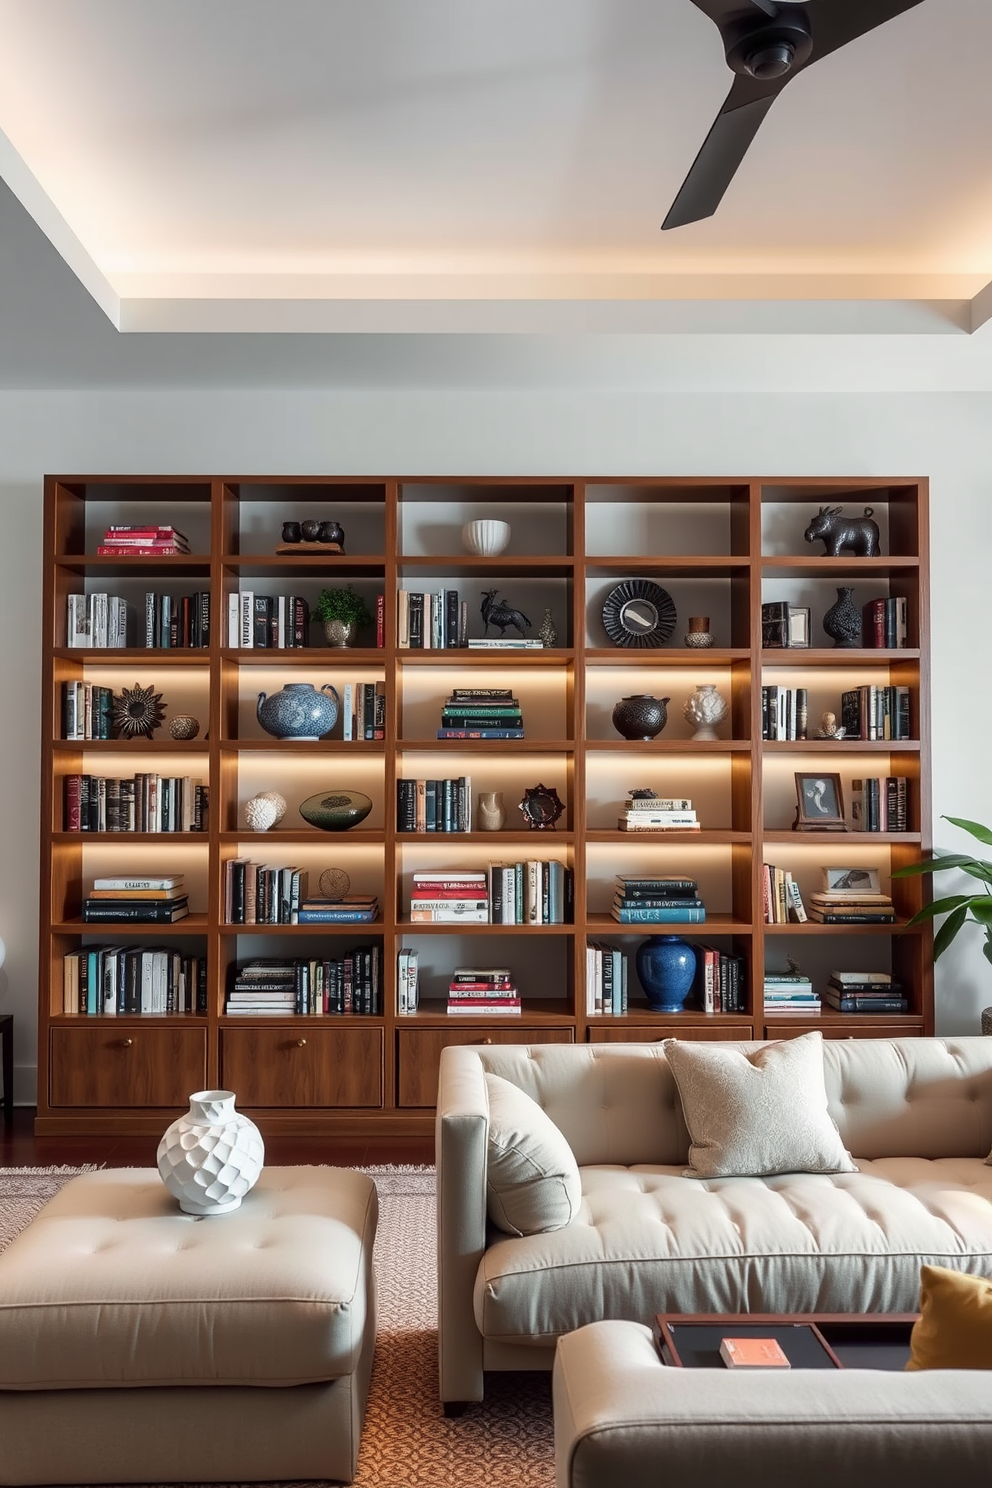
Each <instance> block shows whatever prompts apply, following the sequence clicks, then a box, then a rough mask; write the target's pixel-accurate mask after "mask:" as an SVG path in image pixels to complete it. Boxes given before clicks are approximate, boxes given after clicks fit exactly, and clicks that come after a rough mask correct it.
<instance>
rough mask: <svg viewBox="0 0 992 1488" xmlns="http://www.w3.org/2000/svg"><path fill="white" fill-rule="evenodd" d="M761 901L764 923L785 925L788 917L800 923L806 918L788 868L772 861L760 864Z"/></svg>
mask: <svg viewBox="0 0 992 1488" xmlns="http://www.w3.org/2000/svg"><path fill="white" fill-rule="evenodd" d="M761 903H762V910H763V912H764V922H765V924H766V925H787V924H788V923H789V919H790V917H791V918H792V919H793V920H797V921H798V922H799V923H800V924H802V923H804V922H805V920H806V919H807V914H806V906H805V905H804V904H803V896H802V894H801V893H800V892H799V885H798V884H797V883H796V881H795V879H794V878H793V877H792V874H791V873H790V872H789V871H788V869H786V868H776V866H775V864H774V863H762V865H761Z"/></svg>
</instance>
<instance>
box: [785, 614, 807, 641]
mask: <svg viewBox="0 0 992 1488" xmlns="http://www.w3.org/2000/svg"><path fill="white" fill-rule="evenodd" d="M788 644H789V645H790V646H808V645H809V605H790V606H789V641H788Z"/></svg>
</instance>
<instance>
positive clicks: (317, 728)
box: [255, 682, 341, 740]
mask: <svg viewBox="0 0 992 1488" xmlns="http://www.w3.org/2000/svg"><path fill="white" fill-rule="evenodd" d="M327 692H330V693H331V694H332V696H331V697H325V696H324V694H325V693H327ZM340 701H341V699H340V698H339V697H338V693H337V688H336V687H332V686H331V684H330V682H325V683H324V684H323V686H322V687H321V689H320V691H319V692H318V691H317V689H316V688H315V687H314V685H313V683H312V682H287V683H286V686H285V687H284V688H283V689H282V691H281V692H274V693H273V694H272V696H271V697H268V696H266V694H265V693H264V692H260V693H259V694H258V703H257V705H256V708H255V716H256V717H257V719H258V721H259V723H260V724H261V725H262V727H263V729H264V730H265V732H266V733H267V734H272V735H273V737H274V738H276V739H311V740H312V739H319V738H320V737H321V735H322V734H329V733H330V731H331V729H332V728H333V727H334V725H335V724H336V723H337V721H338V704H339V703H340Z"/></svg>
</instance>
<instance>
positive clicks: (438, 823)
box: [396, 775, 472, 832]
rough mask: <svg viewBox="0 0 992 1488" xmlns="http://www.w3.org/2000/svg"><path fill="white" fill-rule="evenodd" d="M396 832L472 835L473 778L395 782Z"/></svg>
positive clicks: (401, 779)
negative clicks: (469, 833) (464, 833)
mask: <svg viewBox="0 0 992 1488" xmlns="http://www.w3.org/2000/svg"><path fill="white" fill-rule="evenodd" d="M396 830H397V832H471V830H472V777H471V776H470V775H459V776H457V777H456V778H454V779H450V780H410V779H408V778H406V777H400V778H399V779H398V780H397V781H396Z"/></svg>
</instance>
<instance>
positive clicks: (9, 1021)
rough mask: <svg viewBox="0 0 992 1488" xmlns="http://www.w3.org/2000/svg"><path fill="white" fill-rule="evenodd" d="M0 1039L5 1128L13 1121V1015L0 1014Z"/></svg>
mask: <svg viewBox="0 0 992 1488" xmlns="http://www.w3.org/2000/svg"><path fill="white" fill-rule="evenodd" d="M0 1038H2V1039H3V1119H4V1124H5V1125H6V1126H10V1124H11V1123H12V1121H13V1120H14V1015H13V1013H0Z"/></svg>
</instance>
